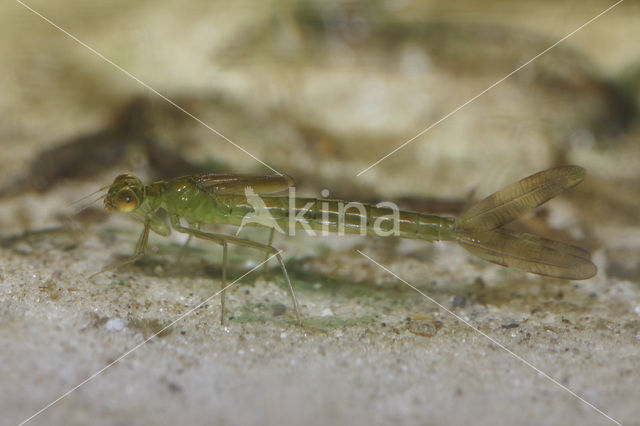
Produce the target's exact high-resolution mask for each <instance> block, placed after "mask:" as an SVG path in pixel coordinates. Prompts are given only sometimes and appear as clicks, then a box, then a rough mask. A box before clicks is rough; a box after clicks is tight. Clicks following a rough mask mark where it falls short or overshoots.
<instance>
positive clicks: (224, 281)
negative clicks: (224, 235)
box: [189, 234, 228, 325]
mask: <svg viewBox="0 0 640 426" xmlns="http://www.w3.org/2000/svg"><path fill="white" fill-rule="evenodd" d="M189 238H191V234H190V235H189ZM227 248H228V245H227V242H226V241H225V242H223V243H222V281H221V282H220V288H221V289H222V294H220V325H226V323H227V309H226V303H225V301H226V299H227Z"/></svg>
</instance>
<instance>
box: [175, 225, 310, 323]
mask: <svg viewBox="0 0 640 426" xmlns="http://www.w3.org/2000/svg"><path fill="white" fill-rule="evenodd" d="M171 226H172V227H173V229H175V230H176V231H177V232H182V233H184V234H189V235H193V236H194V237H196V238H202V239H204V240H209V241H213V242H215V243H218V244H220V245H223V244H226V243H229V244H235V245H239V246H244V247H252V248H255V249H257V250H262V251H265V252H267V253H270V254H271V255H275V257H276V259H277V260H278V263H279V264H280V268H281V269H282V273H283V274H284V277H285V280H286V281H287V285H288V286H289V292H290V293H291V301H292V303H293V309H294V311H295V313H296V320H297V322H298V324H300V325H302V321H301V320H300V311H299V310H298V300H297V299H296V295H295V293H294V291H293V285H291V280H290V279H289V274H288V272H287V268H286V267H285V266H284V261H283V260H282V256H281V255H280V252H279V251H278V250H277V249H276V248H275V247H272V246H269V245H266V244H262V243H257V242H255V241H251V240H245V239H242V238H238V237H234V236H231V235H226V234H214V233H212V232H202V231H199V230H197V229H191V228H187V227H184V226H182V225H180V219H179V218H178V217H176V216H172V217H171ZM225 266H226V265H223V271H224V270H226V267H225Z"/></svg>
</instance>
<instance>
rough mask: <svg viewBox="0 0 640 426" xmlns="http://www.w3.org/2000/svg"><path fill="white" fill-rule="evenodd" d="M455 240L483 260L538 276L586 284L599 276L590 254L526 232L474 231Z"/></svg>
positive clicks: (461, 234) (464, 233)
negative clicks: (579, 281)
mask: <svg viewBox="0 0 640 426" xmlns="http://www.w3.org/2000/svg"><path fill="white" fill-rule="evenodd" d="M456 238H457V240H458V243H459V244H460V245H462V247H464V248H465V249H467V250H468V251H469V252H470V253H472V254H474V255H476V256H478V257H480V258H482V259H484V260H487V261H489V262H492V263H496V264H498V265H502V266H507V267H511V268H516V269H520V270H523V271H526V272H531V273H534V274H538V275H547V276H550V277H556V278H563V279H567V280H584V279H587V278H591V277H592V276H594V275H595V274H596V272H597V268H596V266H595V265H594V264H593V263H592V262H591V256H590V255H589V252H588V251H586V250H583V249H581V248H579V247H575V246H572V245H569V244H564V243H561V242H558V241H553V240H548V239H546V238H542V237H538V236H536V235H532V234H526V233H524V232H518V231H512V230H509V229H503V228H501V229H496V230H493V231H484V230H480V231H478V230H472V231H461V232H459V233H458V235H457V237H456Z"/></svg>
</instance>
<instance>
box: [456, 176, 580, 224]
mask: <svg viewBox="0 0 640 426" xmlns="http://www.w3.org/2000/svg"><path fill="white" fill-rule="evenodd" d="M584 174H585V170H584V169H583V168H582V167H578V166H563V167H556V168H553V169H548V170H545V171H543V172H540V173H536V174H534V175H531V176H529V177H526V178H524V179H522V180H520V181H518V182H516V183H514V184H512V185H510V186H508V187H506V188H504V189H502V190H500V191H498V192H496V193H494V194H492V195H490V196H488V197H487V198H485V199H484V200H482V201H480V202H479V203H477V204H476V205H474V206H473V207H471V208H470V209H469V210H467V211H466V212H465V213H464V214H463V215H462V216H461V217H460V219H458V228H460V229H466V230H475V229H477V230H491V229H495V228H499V227H500V226H502V225H504V224H507V223H509V222H511V221H512V220H514V219H516V218H518V217H520V216H522V215H523V214H525V213H526V212H528V211H530V210H533V209H534V208H536V207H538V206H539V205H541V204H543V203H545V202H547V201H548V200H550V199H551V198H553V197H555V196H557V195H559V194H560V193H562V192H563V191H565V190H566V189H568V188H571V187H572V186H575V185H577V184H578V183H580V181H582V179H583V178H584Z"/></svg>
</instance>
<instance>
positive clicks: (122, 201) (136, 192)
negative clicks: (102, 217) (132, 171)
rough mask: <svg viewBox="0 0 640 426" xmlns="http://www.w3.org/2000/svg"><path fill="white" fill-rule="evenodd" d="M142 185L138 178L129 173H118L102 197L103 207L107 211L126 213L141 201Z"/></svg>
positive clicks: (135, 207) (136, 206)
mask: <svg viewBox="0 0 640 426" xmlns="http://www.w3.org/2000/svg"><path fill="white" fill-rule="evenodd" d="M143 192H144V187H143V185H142V182H140V179H138V178H137V177H135V176H131V175H120V176H118V177H117V178H115V180H114V181H113V184H111V186H110V187H109V191H108V192H107V196H106V197H105V199H104V209H105V210H106V211H108V212H123V213H128V212H131V211H133V210H135V209H137V208H138V207H139V206H140V204H141V203H142V198H143Z"/></svg>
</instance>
